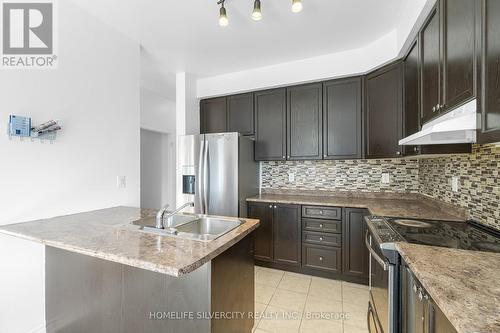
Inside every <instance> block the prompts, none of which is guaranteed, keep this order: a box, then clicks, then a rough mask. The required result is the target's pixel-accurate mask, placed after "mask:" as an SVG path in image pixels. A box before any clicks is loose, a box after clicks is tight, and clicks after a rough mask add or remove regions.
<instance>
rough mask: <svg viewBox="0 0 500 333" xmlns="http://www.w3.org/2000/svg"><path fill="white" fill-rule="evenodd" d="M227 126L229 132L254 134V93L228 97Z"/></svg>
mask: <svg viewBox="0 0 500 333" xmlns="http://www.w3.org/2000/svg"><path fill="white" fill-rule="evenodd" d="M227 126H228V132H238V133H241V134H242V135H254V112H253V94H242V95H235V96H229V97H228V98H227Z"/></svg>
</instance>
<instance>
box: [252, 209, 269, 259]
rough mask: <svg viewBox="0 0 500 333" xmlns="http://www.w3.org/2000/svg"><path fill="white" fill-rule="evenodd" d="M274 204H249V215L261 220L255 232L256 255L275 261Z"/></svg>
mask: <svg viewBox="0 0 500 333" xmlns="http://www.w3.org/2000/svg"><path fill="white" fill-rule="evenodd" d="M272 207H273V206H272V205H271V204H269V203H264V202H251V203H249V204H248V217H249V218H254V219H258V220H260V225H259V227H258V228H257V230H255V232H254V237H255V248H254V256H255V259H257V260H262V261H271V262H272V261H273V259H274V257H273V208H272Z"/></svg>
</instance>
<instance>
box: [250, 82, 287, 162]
mask: <svg viewBox="0 0 500 333" xmlns="http://www.w3.org/2000/svg"><path fill="white" fill-rule="evenodd" d="M255 117H256V133H255V160H257V161H273V160H285V159H286V90H285V89H276V90H268V91H263V92H257V93H255Z"/></svg>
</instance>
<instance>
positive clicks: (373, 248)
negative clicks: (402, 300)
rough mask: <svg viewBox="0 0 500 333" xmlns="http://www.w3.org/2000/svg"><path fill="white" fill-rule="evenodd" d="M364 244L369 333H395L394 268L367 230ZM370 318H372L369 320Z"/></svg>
mask: <svg viewBox="0 0 500 333" xmlns="http://www.w3.org/2000/svg"><path fill="white" fill-rule="evenodd" d="M365 242H366V247H367V248H368V251H369V253H370V268H369V269H370V275H369V278H370V305H369V309H368V312H369V313H368V317H369V322H368V327H369V330H370V332H371V333H396V329H395V324H394V323H395V321H394V316H395V309H394V299H395V294H394V291H395V285H394V282H395V276H394V272H395V266H394V265H392V264H391V263H389V261H388V260H387V259H386V258H385V257H384V255H383V254H382V252H381V251H380V246H379V245H378V243H377V242H376V241H375V238H374V237H372V235H371V234H370V233H369V231H368V230H367V232H366V239H365ZM370 311H371V313H370ZM370 317H373V318H371V319H370Z"/></svg>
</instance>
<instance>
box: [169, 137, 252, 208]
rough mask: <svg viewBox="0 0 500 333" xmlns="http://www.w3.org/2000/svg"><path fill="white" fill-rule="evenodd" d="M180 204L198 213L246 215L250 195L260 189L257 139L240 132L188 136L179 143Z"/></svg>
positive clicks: (178, 175)
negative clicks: (255, 154) (190, 202)
mask: <svg viewBox="0 0 500 333" xmlns="http://www.w3.org/2000/svg"><path fill="white" fill-rule="evenodd" d="M178 150H179V151H178V159H177V160H178V171H180V172H177V177H180V179H179V180H178V183H177V184H178V187H177V204H178V205H179V204H182V203H185V202H189V201H194V203H195V206H194V209H193V211H194V212H195V213H198V214H207V215H219V216H234V217H246V214H247V204H246V198H247V197H249V196H253V195H256V194H257V193H258V192H259V165H258V163H257V162H255V160H254V140H253V139H251V138H248V137H244V136H241V135H240V134H238V133H218V134H200V135H186V136H181V137H179V143H178Z"/></svg>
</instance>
